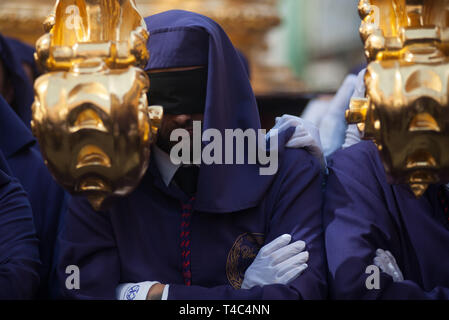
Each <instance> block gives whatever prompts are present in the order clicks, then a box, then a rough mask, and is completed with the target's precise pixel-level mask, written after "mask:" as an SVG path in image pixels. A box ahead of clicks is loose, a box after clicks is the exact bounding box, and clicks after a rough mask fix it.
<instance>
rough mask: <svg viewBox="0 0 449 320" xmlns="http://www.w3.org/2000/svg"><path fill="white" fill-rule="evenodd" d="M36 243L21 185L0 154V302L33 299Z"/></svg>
mask: <svg viewBox="0 0 449 320" xmlns="http://www.w3.org/2000/svg"><path fill="white" fill-rule="evenodd" d="M38 244H39V241H38V239H37V237H36V231H35V228H34V224H33V213H32V211H31V206H30V203H29V201H28V198H27V194H26V193H25V191H24V190H23V188H22V186H21V185H20V183H19V182H18V181H17V180H16V179H15V178H12V177H11V171H10V169H9V166H8V164H7V162H6V160H5V158H4V157H3V154H2V153H1V152H0V300H17V299H32V298H33V297H34V296H35V294H36V292H37V290H38V286H39V272H38V271H39V267H40V260H39V247H38Z"/></svg>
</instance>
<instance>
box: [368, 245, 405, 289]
mask: <svg viewBox="0 0 449 320" xmlns="http://www.w3.org/2000/svg"><path fill="white" fill-rule="evenodd" d="M374 265H376V266H378V267H379V268H380V270H382V271H383V272H385V273H386V274H388V275H390V276H391V277H392V278H393V281H394V282H399V281H404V276H403V275H402V272H401V269H399V266H398V264H397V263H396V259H395V258H394V257H393V255H392V254H391V252H390V251H388V250H386V251H385V250H382V249H377V250H376V257H374Z"/></svg>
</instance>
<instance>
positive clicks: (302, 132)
mask: <svg viewBox="0 0 449 320" xmlns="http://www.w3.org/2000/svg"><path fill="white" fill-rule="evenodd" d="M291 127H295V128H296V129H295V132H294V133H293V135H292V136H291V137H290V139H289V141H288V142H287V144H286V145H285V146H286V147H287V148H296V149H299V148H305V149H306V150H308V151H309V152H310V153H311V154H312V155H313V156H315V157H316V158H317V159H318V160H320V163H321V166H322V168H326V160H325V159H324V155H323V150H322V147H321V140H320V133H319V131H318V128H317V127H316V126H315V125H314V124H313V123H311V122H309V121H307V120H304V119H301V118H299V117H295V116H292V115H287V114H285V115H283V116H282V117H277V118H276V124H275V126H274V127H273V128H272V129H271V130H270V131H269V132H268V134H267V137H270V138H271V137H274V136H275V130H277V132H282V131H284V130H287V129H288V128H291Z"/></svg>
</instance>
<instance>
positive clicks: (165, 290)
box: [161, 284, 169, 300]
mask: <svg viewBox="0 0 449 320" xmlns="http://www.w3.org/2000/svg"><path fill="white" fill-rule="evenodd" d="M168 286H169V285H168V284H166V285H165V288H164V291H162V298H161V300H168Z"/></svg>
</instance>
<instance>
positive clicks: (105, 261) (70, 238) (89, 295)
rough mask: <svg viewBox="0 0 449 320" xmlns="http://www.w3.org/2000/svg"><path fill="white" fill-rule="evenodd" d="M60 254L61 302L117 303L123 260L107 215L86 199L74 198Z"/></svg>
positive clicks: (59, 290)
mask: <svg viewBox="0 0 449 320" xmlns="http://www.w3.org/2000/svg"><path fill="white" fill-rule="evenodd" d="M58 253H59V254H58V261H57V270H56V272H57V283H58V288H57V293H56V294H57V296H58V298H63V299H83V300H84V299H87V300H92V299H102V300H114V299H115V288H116V287H117V286H118V285H119V280H120V260H119V256H118V251H117V246H116V242H115V238H114V232H113V230H112V226H111V223H110V219H109V215H108V213H107V212H95V211H94V210H93V209H92V207H91V206H90V204H89V202H88V201H86V200H85V199H84V198H83V197H79V196H78V197H75V196H74V197H72V199H71V201H70V204H69V210H68V211H67V216H66V219H65V221H64V225H63V227H62V230H61V232H60V234H59V237H58Z"/></svg>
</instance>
